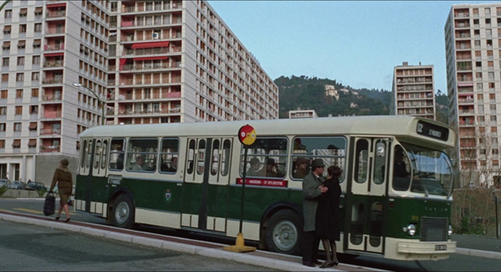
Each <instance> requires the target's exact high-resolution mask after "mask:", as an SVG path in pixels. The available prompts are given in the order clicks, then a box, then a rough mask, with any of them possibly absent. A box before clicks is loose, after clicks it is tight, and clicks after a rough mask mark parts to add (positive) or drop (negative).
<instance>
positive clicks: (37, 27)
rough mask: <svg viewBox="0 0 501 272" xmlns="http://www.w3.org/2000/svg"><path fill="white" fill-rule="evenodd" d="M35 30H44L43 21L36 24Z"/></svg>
mask: <svg viewBox="0 0 501 272" xmlns="http://www.w3.org/2000/svg"><path fill="white" fill-rule="evenodd" d="M35 32H42V24H41V23H36V24H35Z"/></svg>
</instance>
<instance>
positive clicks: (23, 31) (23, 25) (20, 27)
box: [19, 24, 27, 33]
mask: <svg viewBox="0 0 501 272" xmlns="http://www.w3.org/2000/svg"><path fill="white" fill-rule="evenodd" d="M26 29H27V27H26V24H22V25H19V33H26Z"/></svg>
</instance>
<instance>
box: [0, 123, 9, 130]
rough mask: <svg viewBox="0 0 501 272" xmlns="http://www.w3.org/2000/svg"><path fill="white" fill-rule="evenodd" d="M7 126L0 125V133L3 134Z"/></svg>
mask: <svg viewBox="0 0 501 272" xmlns="http://www.w3.org/2000/svg"><path fill="white" fill-rule="evenodd" d="M6 127H7V125H6V124H5V123H0V132H5V130H6Z"/></svg>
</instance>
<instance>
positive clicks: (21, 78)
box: [16, 73, 24, 82]
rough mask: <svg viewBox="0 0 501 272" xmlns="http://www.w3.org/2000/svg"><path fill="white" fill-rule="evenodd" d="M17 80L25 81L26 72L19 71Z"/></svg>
mask: <svg viewBox="0 0 501 272" xmlns="http://www.w3.org/2000/svg"><path fill="white" fill-rule="evenodd" d="M16 81H17V82H22V81H24V73H17V74H16Z"/></svg>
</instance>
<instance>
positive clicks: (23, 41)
mask: <svg viewBox="0 0 501 272" xmlns="http://www.w3.org/2000/svg"><path fill="white" fill-rule="evenodd" d="M25 47H26V41H25V40H20V41H18V42H17V48H19V49H24V48H25Z"/></svg>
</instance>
